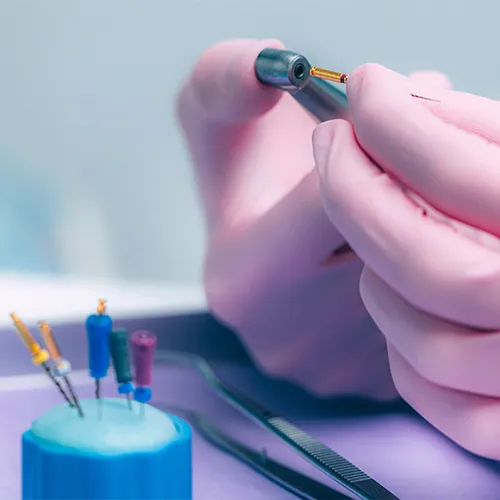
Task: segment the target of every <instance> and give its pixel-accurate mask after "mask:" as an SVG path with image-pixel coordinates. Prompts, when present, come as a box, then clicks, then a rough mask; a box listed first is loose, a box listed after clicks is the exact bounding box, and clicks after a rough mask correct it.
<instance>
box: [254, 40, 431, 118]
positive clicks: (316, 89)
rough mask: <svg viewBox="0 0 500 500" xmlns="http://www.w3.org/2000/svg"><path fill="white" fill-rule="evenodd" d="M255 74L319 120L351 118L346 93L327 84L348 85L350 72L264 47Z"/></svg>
mask: <svg viewBox="0 0 500 500" xmlns="http://www.w3.org/2000/svg"><path fill="white" fill-rule="evenodd" d="M255 75H256V76H257V79H258V80H259V81H260V82H261V83H264V84H265V85H270V86H272V87H275V88H277V89H280V90H284V91H287V92H288V93H289V94H290V95H291V96H292V97H293V98H294V99H295V100H296V101H297V102H298V103H299V104H301V105H302V106H303V107H304V108H305V109H306V110H307V111H309V112H310V113H311V114H312V115H313V116H315V117H316V118H317V119H318V120H319V121H320V122H325V121H328V120H333V119H335V118H341V119H344V120H347V121H350V120H349V105H348V102H347V97H346V94H345V93H344V92H342V91H341V90H340V89H338V88H337V87H335V86H334V85H332V84H331V83H329V82H333V83H340V84H347V80H348V78H349V75H348V74H346V73H339V72H337V71H331V70H329V69H325V68H317V67H316V66H312V65H311V64H310V63H309V61H308V60H307V59H306V58H305V57H304V56H302V55H300V54H297V53H296V52H292V51H290V50H281V49H264V50H263V51H261V52H260V54H259V55H258V56H257V59H256V61H255ZM410 95H411V96H412V97H414V98H416V99H423V100H426V101H433V102H439V101H436V100H435V99H431V98H429V97H424V96H421V95H417V94H410Z"/></svg>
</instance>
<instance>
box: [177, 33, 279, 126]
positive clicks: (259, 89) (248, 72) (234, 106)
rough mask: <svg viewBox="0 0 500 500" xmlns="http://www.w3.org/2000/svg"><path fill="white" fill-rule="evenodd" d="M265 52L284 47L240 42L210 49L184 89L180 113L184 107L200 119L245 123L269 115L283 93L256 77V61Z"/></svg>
mask: <svg viewBox="0 0 500 500" xmlns="http://www.w3.org/2000/svg"><path fill="white" fill-rule="evenodd" d="M265 48H277V49H281V48H284V47H283V44H282V43H281V42H279V41H278V40H251V39H238V40H229V41H224V42H221V43H218V44H216V45H214V46H212V47H210V48H209V49H207V50H206V51H205V52H204V53H203V54H202V56H201V57H200V59H199V60H198V61H197V63H196V65H195V67H194V69H193V71H192V73H191V75H190V77H189V79H188V81H187V82H186V84H185V86H184V87H183V89H182V92H183V97H182V98H181V100H180V104H181V113H182V112H183V111H184V108H183V106H185V107H186V108H190V110H189V112H193V111H194V112H195V113H196V115H197V116H198V119H199V117H200V115H201V116H204V117H205V118H208V119H209V120H210V121H214V122H218V121H222V122H226V121H227V122H231V123H232V122H236V123H242V122H247V121H249V120H252V119H253V118H256V117H258V116H261V115H262V114H264V113H266V112H267V111H269V110H270V109H271V108H272V107H273V106H274V105H275V104H276V103H277V102H278V101H279V99H280V98H281V96H282V95H283V93H282V92H280V91H279V90H277V89H274V88H272V87H270V86H267V85H263V84H261V83H260V82H259V81H258V80H257V78H256V76H255V60H256V58H257V56H258V54H259V53H260V52H261V51H262V50H263V49H265ZM185 100H187V101H189V103H188V102H185ZM186 111H187V110H186ZM186 118H188V117H186Z"/></svg>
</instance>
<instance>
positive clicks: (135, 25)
mask: <svg viewBox="0 0 500 500" xmlns="http://www.w3.org/2000/svg"><path fill="white" fill-rule="evenodd" d="M499 15H500V4H499V3H498V2H494V1H493V0H490V1H488V0H482V1H481V0H479V1H475V2H471V1H470V0H467V1H466V0H434V1H430V0H421V1H419V2H410V1H402V0H376V1H375V0H349V1H345V0H308V1H307V2H305V1H303V2H299V1H295V2H294V1H290V0H286V1H285V0H252V1H248V2H243V1H241V0H240V1H234V0H212V1H206V0H204V1H202V0H200V1H196V0H182V1H173V0H172V1H170V0H147V1H142V2H139V1H130V0H100V1H96V0H95V1H94V0H85V1H84V0H79V1H78V0H72V1H71V2H68V1H67V0H46V1H39V0H32V1H27V0H1V2H0V270H5V269H12V270H25V271H47V272H51V273H64V274H76V275H81V276H86V277H104V278H125V279H145V280H162V281H164V280H170V281H179V282H181V281H187V282H189V281H192V282H196V281H199V279H200V273H201V266H202V256H203V248H204V242H205V238H204V231H203V222H202V217H201V213H200V208H199V205H198V203H197V198H196V191H195V189H194V183H193V177H192V171H191V166H190V163H189V161H188V156H187V153H186V151H185V149H184V146H183V143H182V139H181V136H180V134H179V132H178V129H177V125H176V123H175V119H174V113H173V104H174V98H175V95H176V92H177V89H178V87H179V85H180V83H181V81H182V79H183V78H184V77H185V75H186V74H187V73H188V71H189V69H190V67H191V66H192V64H193V63H194V62H195V60H196V58H197V56H198V55H199V54H200V53H201V52H202V51H203V50H204V49H205V48H206V47H208V46H209V45H211V44H213V43H215V42H217V41H219V40H222V39H225V38H234V37H255V38H269V37H275V38H279V39H281V40H282V41H283V42H284V43H286V44H287V46H288V47H290V48H291V49H293V50H297V51H299V52H302V53H303V54H305V55H306V56H308V57H309V58H310V59H311V60H313V61H314V62H315V63H316V64H318V65H320V66H327V67H332V68H335V69H339V70H342V71H350V70H352V69H353V68H354V67H355V66H357V65H359V64H361V63H363V62H369V61H373V62H378V63H381V64H384V65H386V66H388V67H390V68H392V69H395V70H397V71H400V72H402V73H409V72H411V71H413V70H416V69H438V70H440V71H443V72H445V73H447V74H448V75H449V76H450V77H451V78H452V80H453V81H454V83H455V86H456V88H458V89H460V90H464V91H469V92H473V93H478V94H483V95H486V96H488V97H492V98H497V97H499V94H500V85H499V81H500V65H498V64H496V63H495V62H494V61H496V59H497V50H498V46H499V41H498V18H497V16H499Z"/></svg>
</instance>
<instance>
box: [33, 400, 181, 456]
mask: <svg viewBox="0 0 500 500" xmlns="http://www.w3.org/2000/svg"><path fill="white" fill-rule="evenodd" d="M80 404H81V407H82V409H83V412H84V414H85V417H84V418H80V417H79V416H78V413H77V411H76V410H75V409H73V408H70V406H69V405H68V404H67V403H64V404H61V405H59V406H56V407H54V408H52V409H50V410H48V411H47V412H46V413H44V414H43V415H42V416H41V417H39V418H38V419H36V420H35V421H34V422H33V425H32V428H31V432H32V436H33V438H34V439H36V440H39V441H42V442H44V443H46V444H47V445H49V446H53V447H56V448H60V449H61V451H63V452H65V453H67V452H73V453H82V454H99V455H121V454H129V453H147V452H151V451H157V450H159V449H162V448H164V447H166V446H168V445H169V444H170V443H171V442H172V441H173V440H175V438H176V436H177V434H178V431H177V429H176V427H175V425H174V422H173V421H172V419H171V418H170V417H169V416H168V415H167V414H165V413H163V412H162V411H160V410H157V409H156V408H154V407H152V406H149V405H145V408H144V412H141V406H142V405H141V404H140V403H136V402H133V403H132V411H130V410H129V407H128V402H127V401H126V399H124V398H123V399H119V398H102V399H100V400H99V401H98V400H96V399H84V400H81V401H80ZM54 451H57V450H54Z"/></svg>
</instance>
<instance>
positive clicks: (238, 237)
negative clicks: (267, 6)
mask: <svg viewBox="0 0 500 500" xmlns="http://www.w3.org/2000/svg"><path fill="white" fill-rule="evenodd" d="M266 47H276V48H280V47H282V45H281V44H280V43H279V42H276V41H273V40H267V41H255V40H236V41H230V42H224V43H222V44H218V45H216V46H215V47H212V48H211V49H209V50H208V51H207V52H205V53H204V54H203V55H202V57H201V58H200V60H199V61H198V63H197V64H196V67H195V68H194V70H193V72H192V74H191V75H190V77H189V79H188V81H187V83H186V84H185V86H184V87H183V89H182V91H181V94H180V97H179V103H178V108H179V117H180V122H181V124H182V127H183V130H184V132H185V136H186V139H187V143H188V148H189V150H190V152H191V156H192V160H193V163H194V164H195V166H196V177H197V181H198V185H199V190H200V193H201V197H202V200H203V204H204V210H205V214H206V218H207V229H208V253H207V259H206V267H205V286H206V292H207V296H208V301H209V304H210V306H211V308H212V310H213V311H214V313H215V314H216V315H217V316H218V317H219V319H221V320H222V321H224V322H225V323H227V324H229V325H230V326H232V327H233V328H235V330H236V331H237V332H238V333H239V335H240V336H241V339H242V340H243V342H244V344H245V345H246V346H247V348H248V350H249V352H250V353H251V354H252V355H253V357H254V359H255V361H256V362H257V363H258V364H259V365H260V366H261V367H262V368H263V369H264V370H265V371H266V372H267V373H269V374H271V375H274V376H276V377H280V378H286V379H289V380H293V381H295V382H296V383H298V384H299V385H301V386H303V387H305V388H306V389H308V390H309V391H311V392H313V393H315V394H319V395H332V394H349V393H351V394H353V393H354V394H362V395H367V396H370V397H373V398H377V399H391V398H395V397H397V392H396V390H395V388H394V385H393V383H392V379H391V376H390V371H389V366H388V360H387V350H386V345H385V340H384V337H383V335H382V334H381V333H380V332H379V330H378V329H377V327H376V326H375V324H374V323H373V321H372V320H371V318H370V317H369V315H368V314H367V311H366V309H365V307H364V306H363V304H362V302H361V298H360V295H359V279H360V275H361V271H362V267H363V265H362V262H361V261H360V260H359V259H358V258H357V257H356V256H355V255H354V254H352V253H348V254H345V253H344V254H342V255H338V256H333V255H332V252H333V251H334V250H336V249H339V248H341V247H342V246H343V245H344V242H345V241H344V238H343V237H342V236H341V235H340V233H339V232H338V231H337V230H336V229H335V228H334V227H333V225H332V224H331V222H330V221H329V220H328V217H327V215H326V213H325V211H324V208H323V205H322V202H321V198H320V191H319V179H318V174H317V172H316V169H315V168H314V157H313V149H312V141H311V137H312V133H313V130H314V128H315V127H316V125H317V123H316V122H315V121H314V120H313V119H312V118H311V117H310V116H309V115H308V114H307V113H306V112H305V111H304V110H303V109H302V108H301V107H300V106H299V105H298V104H297V103H296V102H295V101H294V100H293V99H292V98H291V97H290V96H289V95H287V94H284V93H283V92H281V91H278V90H275V89H272V88H270V87H266V86H263V85H262V84H260V83H259V82H258V81H257V79H256V77H255V72H254V63H255V59H256V57H257V55H258V54H259V52H260V51H261V50H262V49H264V48H266Z"/></svg>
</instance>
